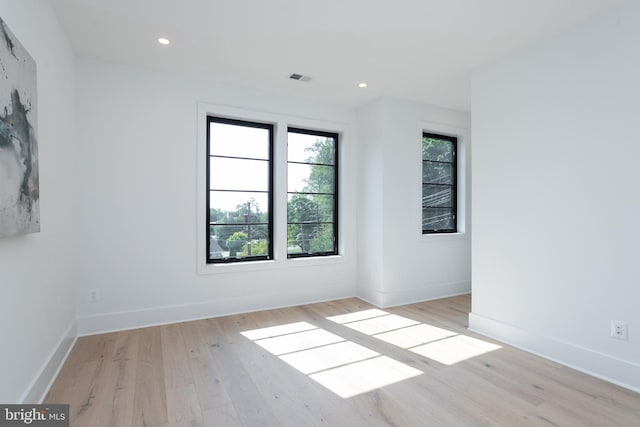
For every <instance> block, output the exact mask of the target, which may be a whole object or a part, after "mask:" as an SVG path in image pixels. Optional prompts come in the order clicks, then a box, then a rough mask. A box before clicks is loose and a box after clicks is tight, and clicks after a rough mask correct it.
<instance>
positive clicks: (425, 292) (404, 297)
mask: <svg viewBox="0 0 640 427" xmlns="http://www.w3.org/2000/svg"><path fill="white" fill-rule="evenodd" d="M470 292H471V282H456V283H444V284H439V285H435V286H424V287H419V288H410V289H401V290H398V291H393V292H384V291H382V292H378V298H376V300H379V301H381V304H380V307H381V308H388V307H395V306H398V305H405V304H414V303H417V302H422V301H431V300H435V299H441V298H447V297H453V296H456V295H463V294H468V293H470Z"/></svg>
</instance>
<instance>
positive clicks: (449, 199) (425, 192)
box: [422, 132, 458, 234]
mask: <svg viewBox="0 0 640 427" xmlns="http://www.w3.org/2000/svg"><path fill="white" fill-rule="evenodd" d="M457 142H458V140H457V138H455V137H452V136H445V135H436V134H432V133H427V132H424V133H423V134H422V234H429V233H455V232H456V231H457V219H456V217H457V201H456V193H457V186H456V175H457V172H456V162H457V160H456V146H457Z"/></svg>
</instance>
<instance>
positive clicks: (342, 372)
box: [242, 313, 423, 399]
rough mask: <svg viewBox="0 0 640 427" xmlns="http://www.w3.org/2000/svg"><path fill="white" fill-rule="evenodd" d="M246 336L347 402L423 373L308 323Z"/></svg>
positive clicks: (259, 330)
mask: <svg viewBox="0 0 640 427" xmlns="http://www.w3.org/2000/svg"><path fill="white" fill-rule="evenodd" d="M369 314H371V313H369ZM354 318H359V319H362V317H354ZM242 335H243V336H245V337H246V338H248V339H250V340H251V341H253V342H254V343H256V344H257V345H259V346H261V347H262V348H264V349H265V350H267V351H269V352H270V353H272V354H274V355H275V356H278V357H279V358H280V359H281V360H283V361H284V362H286V363H288V364H289V365H290V366H292V367H294V368H295V369H297V370H298V371H300V372H301V373H303V374H305V375H308V376H309V378H311V379H313V380H314V381H316V382H318V383H319V384H321V385H323V386H324V387H326V388H327V389H329V390H331V391H332V392H334V393H335V394H337V395H338V396H341V397H343V398H345V399H346V398H349V397H353V396H356V395H358V394H361V393H366V392H369V391H372V390H375V389H378V388H381V387H385V386H388V385H390V384H394V383H397V382H400V381H403V380H406V379H409V378H412V377H415V376H418V375H421V374H422V373H423V372H422V371H420V370H418V369H415V368H412V367H410V366H408V365H406V364H404V363H401V362H398V361H397V360H394V359H392V358H390V357H387V356H382V355H380V353H377V352H375V351H373V350H371V349H369V348H367V347H364V346H362V345H359V344H356V343H354V342H351V341H348V340H346V339H344V338H342V337H340V336H339V335H336V334H333V333H331V332H329V331H326V330H324V329H321V328H318V327H316V326H314V325H311V324H309V323H307V322H298V323H291V324H286V325H279V326H274V327H269V328H263V329H254V330H251V331H245V332H242Z"/></svg>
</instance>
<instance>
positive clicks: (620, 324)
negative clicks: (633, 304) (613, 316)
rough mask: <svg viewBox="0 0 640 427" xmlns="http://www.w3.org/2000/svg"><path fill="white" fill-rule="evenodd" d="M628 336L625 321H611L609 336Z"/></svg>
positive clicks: (622, 338) (623, 338)
mask: <svg viewBox="0 0 640 427" xmlns="http://www.w3.org/2000/svg"><path fill="white" fill-rule="evenodd" d="M627 336H628V329H627V322H625V321H623V320H612V321H611V337H613V338H617V339H619V340H626V339H627Z"/></svg>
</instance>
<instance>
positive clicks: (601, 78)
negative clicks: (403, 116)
mask: <svg viewBox="0 0 640 427" xmlns="http://www.w3.org/2000/svg"><path fill="white" fill-rule="evenodd" d="M638 46H640V4H639V3H637V2H628V3H627V4H626V6H624V7H622V8H621V9H618V10H617V11H616V12H615V13H612V14H609V15H607V16H603V17H600V18H598V19H597V20H595V21H593V22H590V23H588V24H587V25H584V26H582V27H580V28H578V29H575V30H573V31H572V32H569V33H566V34H563V35H561V36H558V37H556V38H553V39H551V40H548V41H546V42H545V43H543V44H541V45H538V46H536V47H534V48H531V49H529V50H527V51H525V52H521V53H518V54H516V55H513V56H512V57H510V58H507V59H505V60H503V61H501V62H500V63H497V64H495V65H490V66H487V67H484V68H482V69H480V70H477V71H476V72H475V73H474V76H473V97H472V98H473V103H472V111H473V142H474V147H473V233H474V235H473V248H472V252H473V267H472V270H473V314H472V315H471V319H470V320H471V322H470V323H471V327H472V328H473V329H476V330H478V331H480V332H484V333H486V334H488V335H493V336H496V337H498V338H500V339H502V340H504V341H507V342H511V343H514V344H516V345H518V346H521V347H524V348H526V349H529V350H531V351H534V352H537V353H540V354H543V355H545V356H547V357H551V358H553V359H556V360H559V361H561V362H563V363H566V364H569V365H572V366H575V367H577V368H579V369H582V370H585V371H588V372H591V373H593V374H595V375H598V376H601V377H605V378H608V379H610V380H613V381H614V382H618V383H621V384H625V385H626V386H629V387H632V388H635V389H640V364H639V359H638V357H639V355H640V310H639V309H638V302H639V301H640V286H638V285H639V280H640V263H638V254H639V253H640V222H639V221H638V220H639V218H640V193H639V187H638V184H639V183H640V168H639V167H638V160H639V159H640V144H639V143H638V125H637V122H638V117H640V84H638V76H640V55H638ZM612 319H618V320H624V321H626V322H628V325H629V340H628V341H620V340H616V339H612V338H610V336H609V331H610V320H612Z"/></svg>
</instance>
